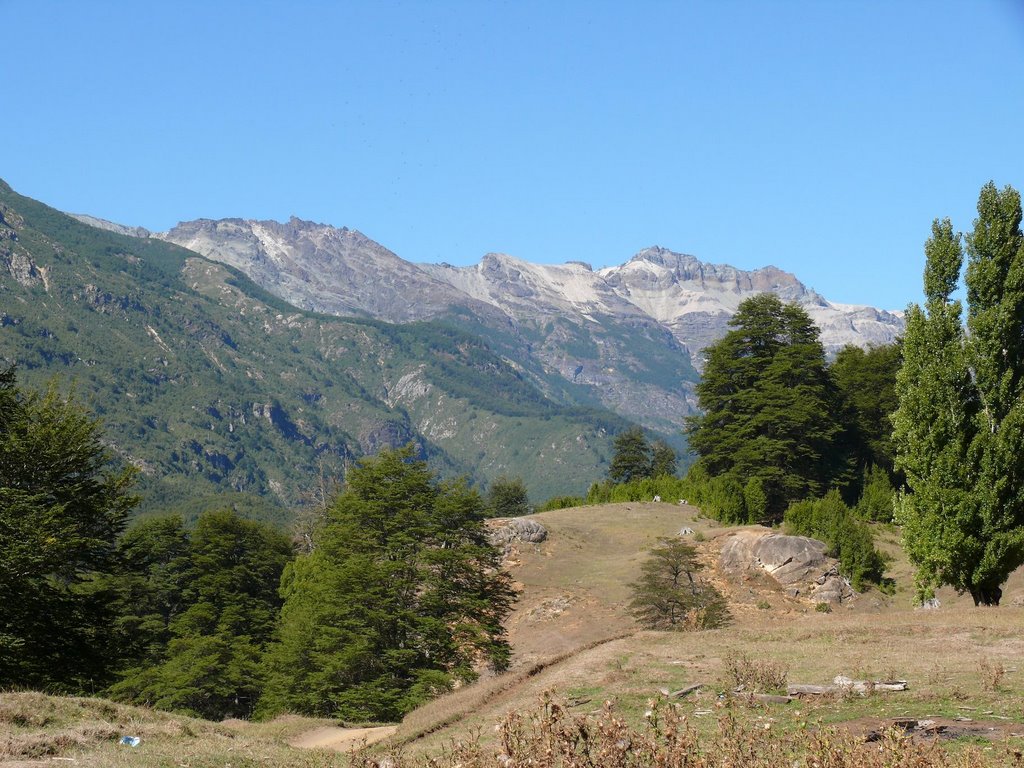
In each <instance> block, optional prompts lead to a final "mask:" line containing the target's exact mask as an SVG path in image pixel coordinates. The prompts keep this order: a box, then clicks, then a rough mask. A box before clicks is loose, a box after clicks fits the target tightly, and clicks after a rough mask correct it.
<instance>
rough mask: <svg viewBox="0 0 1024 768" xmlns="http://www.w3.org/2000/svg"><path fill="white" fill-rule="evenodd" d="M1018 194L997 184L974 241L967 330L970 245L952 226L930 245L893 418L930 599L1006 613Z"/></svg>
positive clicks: (1023, 493) (1013, 527) (1018, 337)
mask: <svg viewBox="0 0 1024 768" xmlns="http://www.w3.org/2000/svg"><path fill="white" fill-rule="evenodd" d="M1020 224H1021V201H1020V195H1019V193H1018V192H1017V191H1016V190H1014V189H1013V188H1011V187H1006V188H1005V189H1003V190H1002V191H999V190H997V189H996V187H995V185H994V184H993V183H991V182H990V183H988V184H986V185H985V186H984V187H983V188H982V190H981V195H980V196H979V199H978V218H977V219H975V222H974V231H973V232H972V233H970V234H968V235H967V238H966V245H967V255H968V265H967V270H966V276H965V283H966V286H967V302H968V310H967V328H966V329H965V328H964V327H963V325H962V323H961V311H962V306H961V303H960V301H958V300H955V299H953V298H952V294H953V292H954V290H956V288H957V286H958V284H959V279H960V272H961V267H962V265H963V250H964V249H963V245H962V241H961V237H960V235H959V234H957V233H954V231H953V227H952V224H951V223H950V221H949V219H944V220H942V221H941V222H940V221H938V220H936V221H935V222H934V223H933V224H932V236H931V237H930V238H929V240H928V241H927V243H926V244H925V255H926V265H925V272H924V289H925V305H924V307H923V308H922V307H919V306H917V305H911V306H910V308H909V309H908V312H907V330H906V336H905V337H904V363H903V367H902V369H901V370H900V373H899V376H898V378H897V392H898V394H899V398H900V406H899V409H898V411H897V412H896V415H895V416H894V426H895V432H894V440H895V443H896V452H897V454H896V466H897V468H898V469H902V470H903V471H904V472H905V473H906V476H907V484H908V486H909V492H908V493H906V494H905V495H904V496H903V497H902V499H901V502H900V508H899V511H898V519H899V522H901V523H903V526H904V529H903V535H904V541H905V544H906V549H907V552H908V554H909V555H910V557H911V560H912V561H913V562H914V563H915V565H917V568H918V577H917V579H918V592H919V596H920V597H922V598H924V597H927V596H929V595H930V594H931V593H932V592H933V591H934V589H935V588H936V587H938V586H941V585H943V584H948V585H950V586H952V587H954V588H956V589H957V590H958V591H959V592H965V591H966V592H970V594H971V597H973V598H974V602H975V604H976V605H998V603H999V600H1000V598H1001V597H1002V584H1003V583H1004V582H1005V581H1006V578H1007V576H1008V575H1009V574H1010V573H1011V572H1012V571H1013V570H1014V569H1016V568H1017V567H1018V566H1020V565H1021V564H1022V563H1024V236H1022V233H1021V228H1020Z"/></svg>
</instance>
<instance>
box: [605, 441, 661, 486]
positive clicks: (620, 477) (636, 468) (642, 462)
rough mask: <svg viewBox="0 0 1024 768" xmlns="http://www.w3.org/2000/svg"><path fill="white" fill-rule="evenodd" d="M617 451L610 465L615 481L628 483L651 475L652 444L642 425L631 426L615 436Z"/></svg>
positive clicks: (612, 479)
mask: <svg viewBox="0 0 1024 768" xmlns="http://www.w3.org/2000/svg"><path fill="white" fill-rule="evenodd" d="M613 447H614V450H615V453H614V454H613V455H612V463H611V464H610V465H609V467H608V479H609V480H611V481H612V482H613V483H628V482H630V481H632V480H639V479H640V478H643V477H650V476H651V445H650V443H648V442H647V438H646V437H645V436H644V431H643V430H642V429H641V428H640V427H630V428H629V429H627V430H626V431H625V432H620V433H619V434H618V435H616V436H615V441H614V443H613Z"/></svg>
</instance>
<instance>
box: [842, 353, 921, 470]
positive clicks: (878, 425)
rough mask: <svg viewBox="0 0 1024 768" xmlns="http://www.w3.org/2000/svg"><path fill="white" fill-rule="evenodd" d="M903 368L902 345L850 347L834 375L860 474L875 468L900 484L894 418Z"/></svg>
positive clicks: (843, 355)
mask: <svg viewBox="0 0 1024 768" xmlns="http://www.w3.org/2000/svg"><path fill="white" fill-rule="evenodd" d="M902 364H903V348H902V342H901V341H900V342H896V343H894V344H885V345H883V346H877V347H871V348H869V349H867V350H864V349H861V348H860V347H856V346H853V345H852V344H851V345H847V346H845V347H843V348H842V349H841V350H839V353H838V354H837V355H836V359H835V361H834V362H833V363H832V366H831V368H830V371H831V373H832V378H833V379H834V380H835V382H836V386H837V387H838V388H839V395H840V399H841V400H842V402H843V404H844V405H845V406H846V408H847V410H848V413H847V417H848V419H849V421H850V427H851V428H850V430H849V433H848V437H849V440H850V442H851V452H852V454H853V458H854V462H855V464H856V467H857V469H858V470H859V471H860V472H864V471H866V470H867V468H868V467H871V466H875V467H880V468H882V469H884V470H885V471H886V472H887V473H888V474H889V477H890V478H894V479H896V480H897V482H900V481H901V479H900V478H897V477H896V475H895V474H894V473H895V470H894V461H895V457H896V449H895V447H894V446H893V442H892V420H891V417H892V414H893V413H894V412H895V411H896V408H897V406H898V405H899V399H898V398H897V396H896V374H897V372H898V371H899V369H900V366H901V365H902Z"/></svg>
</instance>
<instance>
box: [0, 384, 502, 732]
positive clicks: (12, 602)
mask: <svg viewBox="0 0 1024 768" xmlns="http://www.w3.org/2000/svg"><path fill="white" fill-rule="evenodd" d="M113 458H114V457H113V454H112V452H111V451H110V449H108V448H106V447H105V446H104V445H103V442H102V440H101V432H100V427H99V425H98V423H97V422H96V421H95V420H94V419H92V418H91V417H90V416H89V415H88V413H87V412H86V411H85V410H84V409H83V408H81V406H79V405H77V404H76V403H75V402H74V399H73V398H70V397H64V396H61V395H60V394H59V393H58V392H57V391H56V389H55V388H54V387H51V388H50V389H49V390H47V391H46V392H45V393H43V394H34V393H30V392H24V391H22V390H21V389H20V388H19V387H18V386H17V382H16V377H15V372H14V370H13V369H7V370H4V371H0V553H2V556H0V601H2V605H3V608H2V610H0V689H2V688H10V687H31V688H41V689H47V690H55V691H64V692H71V693H79V692H85V693H105V694H106V695H109V696H112V697H114V698H116V699H119V700H123V701H128V702H133V703H139V704H148V705H152V706H157V707H160V708H164V709H174V710H179V711H184V712H188V713H192V714H195V715H199V716H202V717H208V718H222V717H226V716H237V717H250V716H254V715H255V716H272V715H274V714H276V713H278V712H281V711H285V710H287V711H291V712H302V713H306V714H310V715H321V716H328V717H338V718H343V719H350V720H360V721H369V720H376V721H380V720H396V719H398V718H400V717H401V715H403V714H404V713H405V712H407V711H409V710H410V709H412V708H413V707H415V706H417V705H418V704H420V703H422V702H423V701H425V700H426V699H427V698H429V697H431V696H434V695H437V694H438V693H440V692H443V691H445V690H448V689H450V688H451V687H452V686H454V685H458V684H460V683H463V682H467V681H469V680H472V679H473V678H474V677H475V676H476V675H477V674H478V673H479V671H480V669H481V668H482V667H483V666H488V665H489V666H491V667H493V668H495V669H502V668H504V667H505V666H506V665H507V664H508V660H509V653H510V650H509V646H508V643H507V641H506V639H505V634H504V629H503V626H502V620H503V619H504V617H505V615H506V614H507V612H508V611H509V610H510V607H511V604H512V599H513V592H512V590H511V587H510V584H509V579H508V576H507V575H506V574H505V573H504V572H503V571H501V570H500V567H499V565H500V563H499V555H498V553H497V552H496V550H495V549H494V548H493V547H491V546H490V544H489V543H488V541H487V538H486V535H485V529H484V525H483V521H484V518H485V516H486V515H487V512H488V507H487V505H486V503H485V501H484V500H483V499H482V498H481V496H480V495H479V494H478V493H477V492H476V491H475V490H472V489H470V488H468V487H467V486H466V485H465V484H464V483H462V482H453V483H442V482H439V481H438V480H437V479H436V478H435V477H434V476H433V475H432V474H431V473H430V471H429V470H428V469H427V467H426V464H425V462H422V461H419V460H417V459H416V458H415V452H414V449H413V448H412V447H411V446H410V447H407V448H405V449H401V450H396V451H385V452H383V453H381V454H380V455H379V456H377V457H373V458H367V459H364V460H362V461H361V462H360V463H359V464H358V466H356V467H354V468H352V469H351V470H350V472H349V474H348V477H347V478H346V485H345V487H344V489H343V490H342V492H340V493H339V494H337V495H336V496H335V497H334V499H333V500H332V501H330V503H328V504H327V505H326V508H325V514H324V516H323V519H322V521H321V523H320V525H318V526H317V527H316V528H315V530H313V531H312V535H311V537H310V538H309V539H308V540H307V544H306V546H305V547H296V546H294V544H293V541H292V540H291V539H290V538H289V537H288V536H285V535H284V534H283V533H281V532H280V531H278V530H276V529H274V528H273V527H271V526H269V525H267V524H264V523H259V522H254V521H250V520H246V519H243V518H241V517H240V516H239V515H238V514H236V513H235V512H233V511H230V510H219V511H218V510H213V511H208V512H205V513H204V514H202V515H201V516H200V517H199V519H198V521H197V522H196V524H195V525H194V526H193V527H188V526H186V525H185V523H184V521H183V520H182V519H181V517H180V516H173V515H171V516H162V517H146V518H141V519H139V520H136V521H135V522H134V524H133V525H131V526H130V527H128V517H129V515H130V513H131V511H132V509H133V507H134V506H135V504H136V503H137V501H138V499H137V497H135V496H134V495H133V494H132V493H131V482H132V479H133V475H134V471H133V470H132V469H131V468H127V469H114V466H115V463H114V461H113Z"/></svg>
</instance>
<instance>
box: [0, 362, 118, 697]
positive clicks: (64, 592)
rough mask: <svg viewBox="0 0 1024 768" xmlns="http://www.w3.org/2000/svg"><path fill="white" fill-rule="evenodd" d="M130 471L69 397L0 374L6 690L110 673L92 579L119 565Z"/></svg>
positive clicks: (76, 683) (0, 669) (0, 645)
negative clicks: (115, 463) (23, 387)
mask: <svg viewBox="0 0 1024 768" xmlns="http://www.w3.org/2000/svg"><path fill="white" fill-rule="evenodd" d="M132 477H133V472H132V471H131V470H130V469H122V470H116V469H114V468H113V467H112V455H111V453H110V452H109V451H107V450H106V449H105V448H104V447H103V443H102V441H101V435H100V427H99V424H98V423H97V422H96V421H95V420H94V419H93V418H92V417H90V416H89V415H88V414H87V413H86V412H85V411H84V410H83V409H82V408H81V407H80V406H79V405H78V404H77V403H75V401H74V400H73V399H72V398H66V397H62V396H61V395H59V394H58V392H57V390H56V388H55V387H54V386H53V385H51V386H50V388H49V389H48V390H47V391H46V392H45V393H44V394H41V395H40V394H35V393H25V392H22V391H20V390H19V389H18V387H17V385H16V380H15V374H14V370H13V368H9V369H7V370H5V371H3V372H0V553H2V554H0V605H2V606H3V610H2V612H0V688H3V687H7V686H13V685H17V686H32V687H47V688H54V687H56V688H58V689H65V690H81V689H83V688H85V687H88V686H90V685H95V684H97V683H99V684H102V683H103V682H104V681H105V680H106V679H107V678H108V675H109V674H110V673H111V668H110V667H111V665H110V663H109V659H108V655H107V654H106V651H107V644H108V642H109V637H108V628H109V626H110V623H111V618H112V617H111V616H110V612H109V610H108V608H107V601H106V599H105V596H104V595H103V594H101V593H100V592H99V591H98V590H97V589H96V588H95V580H96V579H97V577H98V576H100V575H102V574H105V573H109V572H110V571H111V570H112V569H113V568H114V567H115V564H116V552H115V545H116V540H117V536H118V534H119V533H120V532H121V530H122V528H123V527H124V524H125V520H126V518H127V515H128V513H129V511H130V510H131V508H132V507H133V506H134V505H135V503H136V498H135V497H134V496H132V495H131V493H130V492H129V488H130V485H131V482H132Z"/></svg>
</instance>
